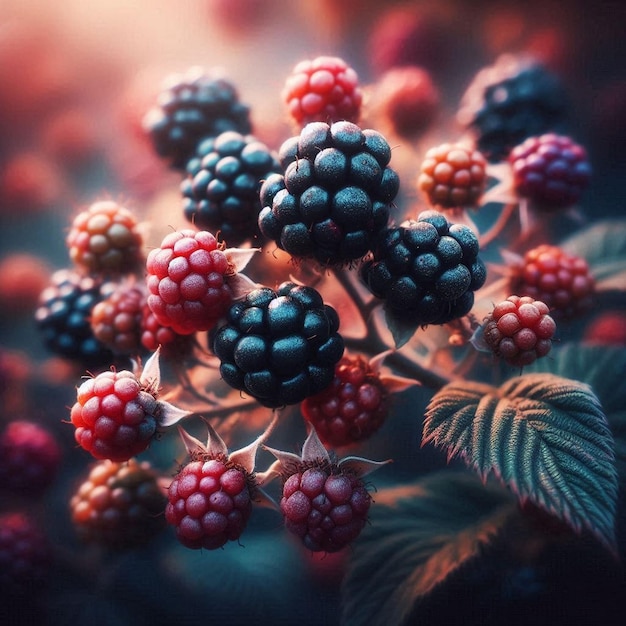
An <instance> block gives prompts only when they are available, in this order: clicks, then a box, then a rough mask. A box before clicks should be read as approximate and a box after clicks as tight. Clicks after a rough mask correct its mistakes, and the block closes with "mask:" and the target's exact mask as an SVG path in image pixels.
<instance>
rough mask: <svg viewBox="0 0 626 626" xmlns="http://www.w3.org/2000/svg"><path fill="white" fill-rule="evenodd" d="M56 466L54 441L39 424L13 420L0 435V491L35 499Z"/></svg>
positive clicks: (58, 451)
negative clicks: (30, 496) (3, 490)
mask: <svg viewBox="0 0 626 626" xmlns="http://www.w3.org/2000/svg"><path fill="white" fill-rule="evenodd" d="M60 463H61V448H60V447H59V444H58V442H57V440H56V438H55V437H54V436H53V435H52V433H51V432H50V431H49V430H48V429H47V428H44V427H43V426H40V425H39V424H36V423H34V422H30V421H27V420H15V421H13V422H10V423H9V424H8V425H7V427H6V428H5V430H4V432H3V433H2V435H0V489H6V490H9V491H12V492H15V493H18V494H20V495H39V494H41V493H43V492H44V491H45V490H46V489H47V488H48V487H49V486H50V485H51V484H52V482H53V481H54V479H55V478H56V475H57V473H58V470H59V465H60Z"/></svg>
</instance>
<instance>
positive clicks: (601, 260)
mask: <svg viewBox="0 0 626 626" xmlns="http://www.w3.org/2000/svg"><path fill="white" fill-rule="evenodd" d="M560 247H561V248H563V250H565V251H566V252H568V253H569V254H572V255H575V256H579V257H583V258H584V259H585V260H586V261H587V263H588V264H589V269H590V270H591V273H592V275H593V276H594V278H595V280H596V285H597V288H599V289H624V285H626V219H610V220H603V221H601V222H598V223H596V224H594V225H593V226H590V227H589V228H585V229H583V230H580V231H578V232H577V233H576V234H575V235H572V236H571V237H569V238H568V239H566V240H565V241H563V242H561V244H560Z"/></svg>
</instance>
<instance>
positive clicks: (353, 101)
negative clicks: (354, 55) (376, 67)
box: [282, 56, 363, 128]
mask: <svg viewBox="0 0 626 626" xmlns="http://www.w3.org/2000/svg"><path fill="white" fill-rule="evenodd" d="M282 97H283V100H284V101H285V103H286V104H287V107H288V109H289V114H290V115H291V117H292V118H293V120H294V121H295V122H296V124H297V125H298V126H299V127H301V128H302V127H304V126H306V124H308V123H309V122H326V123H327V124H332V123H333V122H337V121H340V120H346V121H348V122H354V123H357V122H358V121H359V114H360V110H361V102H362V100H363V94H362V93H361V89H360V87H359V78H358V76H357V74H356V72H355V71H354V70H353V69H352V68H351V67H350V66H349V65H348V64H347V63H346V62H345V61H344V60H343V59H340V58H337V57H327V56H321V57H317V58H316V59H313V60H312V61H310V60H307V61H301V62H300V63H298V64H297V65H296V66H295V67H294V69H293V71H292V73H291V75H290V76H289V78H288V79H287V81H286V83H285V87H284V88H283V92H282Z"/></svg>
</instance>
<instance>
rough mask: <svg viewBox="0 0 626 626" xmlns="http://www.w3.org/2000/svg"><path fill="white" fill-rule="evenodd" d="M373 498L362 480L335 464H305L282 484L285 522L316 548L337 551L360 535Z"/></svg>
mask: <svg viewBox="0 0 626 626" xmlns="http://www.w3.org/2000/svg"><path fill="white" fill-rule="evenodd" d="M370 502H371V498H370V495H369V493H368V492H367V489H366V488H365V485H364V484H363V481H362V480H361V479H359V478H357V477H356V476H354V475H352V474H351V473H350V472H344V471H342V470H341V469H340V468H339V467H337V466H335V465H332V464H331V465H322V466H320V467H309V468H304V467H302V468H301V469H300V470H299V471H297V472H294V473H293V474H290V475H289V477H288V478H287V479H286V480H285V483H284V485H283V494H282V498H281V500H280V510H281V512H282V514H283V515H284V517H285V526H286V527H287V529H288V530H289V531H291V532H292V533H294V534H295V535H297V536H298V537H300V538H301V539H302V541H303V543H304V545H305V546H306V547H307V548H308V549H309V550H312V551H313V552H337V551H338V550H341V549H342V548H344V547H345V546H347V545H348V544H349V543H351V542H352V541H353V540H354V539H356V538H357V537H358V535H359V534H360V532H361V530H362V529H363V527H364V526H365V523H366V522H367V513H368V511H369V508H370Z"/></svg>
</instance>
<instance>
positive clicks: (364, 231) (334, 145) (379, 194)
mask: <svg viewBox="0 0 626 626" xmlns="http://www.w3.org/2000/svg"><path fill="white" fill-rule="evenodd" d="M279 158H280V160H281V165H282V167H283V168H284V169H285V174H284V176H278V175H277V176H270V177H269V178H268V179H267V181H266V182H265V183H264V185H263V186H262V187H261V192H260V195H261V202H262V205H263V207H264V208H263V210H262V211H261V213H260V214H259V227H260V229H261V232H262V233H263V235H265V236H266V237H268V238H269V239H273V240H274V241H275V242H276V244H277V245H278V247H279V248H281V249H283V250H285V251H286V252H288V253H289V254H290V255H291V256H292V257H294V258H310V259H315V260H317V261H318V262H319V263H320V264H322V265H342V264H349V263H351V262H353V261H355V260H358V259H361V258H362V257H363V256H365V255H366V254H367V252H368V251H369V250H370V247H371V244H372V240H373V238H374V237H375V236H376V234H377V233H378V232H379V231H380V230H382V229H383V228H385V227H386V226H387V223H388V220H389V207H390V203H391V202H392V201H393V199H394V198H395V196H396V194H397V192H398V189H399V179H398V175H397V174H396V172H395V171H394V170H393V169H391V168H390V167H388V163H389V161H390V159H391V149H390V147H389V144H388V143H387V141H386V140H385V138H384V137H383V136H382V135H381V134H380V133H378V132H377V131H374V130H370V129H366V130H361V129H360V128H359V127H358V126H356V125H355V124H352V123H350V122H335V123H334V124H332V125H328V124H326V123H324V122H312V123H310V124H307V126H305V127H304V129H303V130H302V132H301V133H300V135H299V136H296V137H292V138H291V139H288V140H287V141H286V142H284V143H283V145H282V146H281V149H280V153H279Z"/></svg>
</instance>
